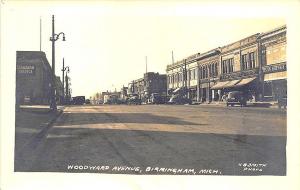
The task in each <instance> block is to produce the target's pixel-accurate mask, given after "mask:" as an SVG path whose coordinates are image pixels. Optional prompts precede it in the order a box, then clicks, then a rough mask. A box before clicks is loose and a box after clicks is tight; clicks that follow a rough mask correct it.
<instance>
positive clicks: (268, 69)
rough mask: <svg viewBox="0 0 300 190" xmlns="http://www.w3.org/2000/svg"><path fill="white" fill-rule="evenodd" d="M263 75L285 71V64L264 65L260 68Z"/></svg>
mask: <svg viewBox="0 0 300 190" xmlns="http://www.w3.org/2000/svg"><path fill="white" fill-rule="evenodd" d="M262 71H263V72H264V73H274V72H280V71H286V62H282V63H278V64H274V65H265V66H263V68H262Z"/></svg>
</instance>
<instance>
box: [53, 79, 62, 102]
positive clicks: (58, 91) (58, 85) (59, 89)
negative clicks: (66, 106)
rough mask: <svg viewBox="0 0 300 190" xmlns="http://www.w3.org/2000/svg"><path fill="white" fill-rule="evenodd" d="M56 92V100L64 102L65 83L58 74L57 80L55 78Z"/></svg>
mask: <svg viewBox="0 0 300 190" xmlns="http://www.w3.org/2000/svg"><path fill="white" fill-rule="evenodd" d="M55 94H56V101H58V102H60V103H63V100H64V99H63V98H64V91H63V83H62V81H61V80H60V77H58V76H56V80H55Z"/></svg>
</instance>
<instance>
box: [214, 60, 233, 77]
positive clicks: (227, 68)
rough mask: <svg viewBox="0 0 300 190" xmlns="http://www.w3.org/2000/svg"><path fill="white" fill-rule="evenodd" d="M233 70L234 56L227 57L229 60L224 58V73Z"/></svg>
mask: <svg viewBox="0 0 300 190" xmlns="http://www.w3.org/2000/svg"><path fill="white" fill-rule="evenodd" d="M217 69H218V67H217V63H216V65H215V73H216V75H217V72H218V71H217ZM231 72H233V58H230V59H227V60H223V61H222V73H231Z"/></svg>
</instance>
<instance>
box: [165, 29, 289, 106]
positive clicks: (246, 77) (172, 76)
mask: <svg viewBox="0 0 300 190" xmlns="http://www.w3.org/2000/svg"><path fill="white" fill-rule="evenodd" d="M166 71H167V79H168V80H167V88H168V93H169V94H172V92H175V91H178V90H179V89H181V88H183V89H185V91H184V92H185V94H186V96H187V97H188V98H190V99H191V100H194V101H201V102H203V101H206V102H211V101H219V100H221V97H222V95H224V94H226V93H227V92H229V91H234V90H239V91H243V92H245V93H247V94H248V95H249V97H252V98H253V99H254V101H257V100H259V101H266V100H271V101H274V100H277V99H278V97H280V96H286V91H287V85H286V84H287V74H286V26H282V27H279V28H276V29H274V30H272V31H269V32H266V33H261V34H260V33H257V34H254V35H251V36H248V37H246V38H244V39H241V40H239V41H236V42H233V43H231V44H228V45H225V46H223V47H220V48H216V49H213V50H210V51H208V52H205V53H202V54H200V53H197V54H194V55H191V56H189V57H187V58H185V59H183V60H182V61H178V62H176V63H174V64H170V65H167V69H166ZM195 92H196V93H195Z"/></svg>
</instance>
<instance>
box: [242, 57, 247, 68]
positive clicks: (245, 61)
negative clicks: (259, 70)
mask: <svg viewBox="0 0 300 190" xmlns="http://www.w3.org/2000/svg"><path fill="white" fill-rule="evenodd" d="M246 69H247V54H244V55H242V70H246Z"/></svg>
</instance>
